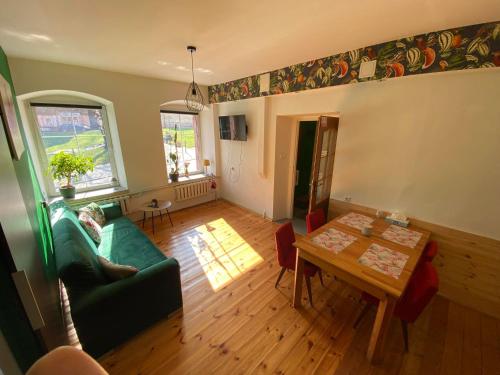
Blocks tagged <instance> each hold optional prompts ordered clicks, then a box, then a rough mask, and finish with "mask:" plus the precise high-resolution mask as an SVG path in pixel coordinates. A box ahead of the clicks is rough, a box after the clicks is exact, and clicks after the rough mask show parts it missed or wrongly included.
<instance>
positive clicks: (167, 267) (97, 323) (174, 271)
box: [71, 258, 182, 357]
mask: <svg viewBox="0 0 500 375" xmlns="http://www.w3.org/2000/svg"><path fill="white" fill-rule="evenodd" d="M181 307H182V290H181V281H180V268H179V263H178V262H177V260H176V259H175V258H168V259H165V260H164V261H162V262H160V263H157V264H155V265H153V266H151V267H148V268H146V269H144V270H141V271H139V272H138V273H137V274H135V275H134V276H131V277H128V278H126V279H123V280H119V281H115V282H113V283H110V284H105V285H100V286H97V287H95V288H93V289H92V290H90V291H89V292H88V293H86V294H85V295H83V296H81V297H80V298H79V299H78V300H77V301H75V303H74V304H72V305H71V315H72V317H73V321H74V323H75V327H76V329H77V333H78V336H79V338H80V341H81V343H82V345H83V347H84V349H85V350H86V351H87V352H89V353H90V354H91V355H93V356H95V357H96V356H100V355H102V354H104V353H105V352H106V351H108V350H110V349H112V348H113V347H114V346H116V345H118V344H120V343H122V342H123V341H125V340H127V339H128V338H130V337H132V336H133V335H135V334H137V333H139V332H140V331H141V330H143V329H145V328H147V327H148V326H150V325H151V324H153V323H155V322H157V321H158V320H161V319H163V318H166V317H167V316H168V314H170V313H171V312H173V311H175V310H178V309H179V308H181Z"/></svg>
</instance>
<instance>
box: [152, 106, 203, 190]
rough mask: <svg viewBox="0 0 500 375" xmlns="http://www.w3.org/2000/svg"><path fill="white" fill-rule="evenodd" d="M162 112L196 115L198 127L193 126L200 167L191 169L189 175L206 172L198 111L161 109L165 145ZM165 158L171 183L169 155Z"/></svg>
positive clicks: (180, 173)
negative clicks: (194, 169)
mask: <svg viewBox="0 0 500 375" xmlns="http://www.w3.org/2000/svg"><path fill="white" fill-rule="evenodd" d="M162 113H170V114H177V115H191V116H193V117H194V119H195V125H194V126H195V127H196V129H195V128H194V127H193V130H194V136H195V142H194V144H195V149H196V164H197V166H198V169H197V170H196V171H191V172H189V175H199V174H204V170H203V163H202V161H203V157H202V151H203V150H202V144H201V124H200V116H199V114H198V113H196V112H189V111H177V110H171V109H160V129H161V134H162V145H164V141H163V122H162V118H161V115H162ZM164 149H165V148H164ZM164 160H165V168H166V170H167V180H168V181H169V183H170V184H171V183H173V182H171V181H170V180H169V179H168V174H169V165H168V162H167V160H168V158H167V155H166V154H165V157H164ZM182 167H183V166H179V176H181V175H183V173H182V169H181V168H182Z"/></svg>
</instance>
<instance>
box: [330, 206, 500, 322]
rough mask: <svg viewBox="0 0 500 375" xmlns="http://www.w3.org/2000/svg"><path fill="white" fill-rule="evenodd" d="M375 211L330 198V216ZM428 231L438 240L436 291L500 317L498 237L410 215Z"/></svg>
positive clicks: (433, 238)
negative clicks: (483, 235)
mask: <svg viewBox="0 0 500 375" xmlns="http://www.w3.org/2000/svg"><path fill="white" fill-rule="evenodd" d="M353 210H354V211H359V212H364V213H367V214H372V215H374V214H375V212H376V209H374V208H370V207H366V206H361V205H357V204H354V203H349V202H344V201H339V200H335V199H331V200H330V207H329V215H328V216H329V217H330V218H333V217H335V216H338V215H339V214H343V213H345V212H348V211H353ZM411 222H412V223H413V224H415V225H416V226H418V227H420V228H422V229H426V230H428V231H430V232H431V233H432V234H431V239H432V240H435V241H437V242H438V244H439V254H438V256H437V257H436V258H435V259H434V262H433V263H434V265H435V266H436V268H437V270H438V272H439V279H440V287H439V294H440V295H442V296H444V297H446V298H448V299H450V300H452V301H454V302H457V303H459V304H461V305H464V306H468V307H471V308H473V309H476V310H478V311H481V312H483V313H485V314H488V315H491V316H494V317H496V318H500V241H498V240H495V239H492V238H487V237H482V236H478V235H476V234H472V233H468V232H463V231H460V230H456V229H452V228H448V227H445V226H442V225H438V224H434V223H429V222H426V221H423V220H419V219H415V218H411Z"/></svg>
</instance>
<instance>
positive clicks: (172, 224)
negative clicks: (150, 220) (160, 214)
mask: <svg viewBox="0 0 500 375" xmlns="http://www.w3.org/2000/svg"><path fill="white" fill-rule="evenodd" d="M165 211H167V215H168V220H170V225H171V226H174V223H172V218H171V217H170V212H168V208H167V209H166V210H165Z"/></svg>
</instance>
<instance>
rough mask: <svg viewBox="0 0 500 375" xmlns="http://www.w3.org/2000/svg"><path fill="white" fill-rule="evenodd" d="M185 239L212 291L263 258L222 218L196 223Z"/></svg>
mask: <svg viewBox="0 0 500 375" xmlns="http://www.w3.org/2000/svg"><path fill="white" fill-rule="evenodd" d="M192 233H193V234H189V236H188V238H189V242H190V244H191V248H192V249H193V251H194V253H195V255H196V257H197V258H198V261H199V262H200V265H201V267H202V268H203V271H204V272H205V275H206V277H207V279H208V281H209V282H210V285H211V286H212V289H213V290H214V291H216V290H218V289H220V288H221V287H222V286H224V285H226V284H228V283H230V282H231V281H233V280H234V279H236V278H238V277H239V276H240V275H242V274H243V273H245V272H246V271H248V270H249V269H250V268H252V267H253V266H255V265H257V264H259V263H261V262H262V261H263V260H264V259H263V258H262V257H261V256H260V255H259V253H257V252H256V251H255V250H254V249H253V248H252V246H250V245H249V244H248V243H247V242H246V241H245V239H244V238H242V237H241V236H240V235H239V234H238V232H236V231H235V230H234V229H233V228H232V227H231V226H230V225H229V224H228V223H227V222H226V221H225V220H224V219H222V218H221V219H217V220H214V221H211V222H209V223H207V224H203V225H200V226H198V227H196V228H195V229H194V232H192Z"/></svg>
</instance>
